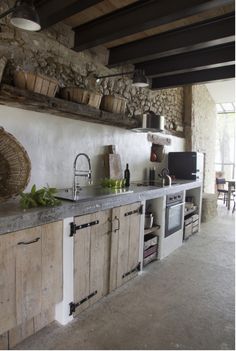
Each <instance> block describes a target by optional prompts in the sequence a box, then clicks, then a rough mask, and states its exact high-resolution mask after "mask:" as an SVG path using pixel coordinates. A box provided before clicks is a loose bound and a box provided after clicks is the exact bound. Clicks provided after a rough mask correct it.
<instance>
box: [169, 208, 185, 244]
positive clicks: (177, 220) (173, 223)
mask: <svg viewBox="0 0 236 351" xmlns="http://www.w3.org/2000/svg"><path fill="white" fill-rule="evenodd" d="M183 208H184V203H183V202H181V203H178V204H175V205H174V204H171V205H169V206H167V207H166V224H165V238H166V237H167V236H169V235H171V234H174V233H175V232H177V231H178V230H180V229H182V228H183Z"/></svg>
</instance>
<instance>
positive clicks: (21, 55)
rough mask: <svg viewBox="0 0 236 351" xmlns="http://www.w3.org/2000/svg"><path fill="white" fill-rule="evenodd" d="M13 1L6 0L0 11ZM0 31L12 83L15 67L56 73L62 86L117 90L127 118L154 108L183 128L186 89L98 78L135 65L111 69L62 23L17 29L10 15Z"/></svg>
mask: <svg viewBox="0 0 236 351" xmlns="http://www.w3.org/2000/svg"><path fill="white" fill-rule="evenodd" d="M11 4H12V2H11V1H6V0H4V1H3V2H2V4H1V5H0V11H1V12H2V11H4V10H6V9H7V8H9V6H10V5H11ZM2 23H3V25H1V32H0V56H1V55H4V56H6V57H7V58H8V60H9V61H8V65H7V69H6V72H5V75H4V78H3V79H4V81H5V82H6V83H9V84H12V83H13V82H12V77H13V72H14V70H15V69H17V68H18V67H19V68H24V69H26V70H33V71H36V72H40V73H43V74H46V75H48V76H50V77H55V78H57V79H58V80H59V82H60V85H61V86H70V85H77V86H79V87H81V88H89V89H95V90H97V91H99V92H101V93H102V94H104V95H107V94H118V95H120V96H123V97H124V98H126V99H127V118H132V117H133V116H136V115H141V114H143V113H144V112H146V111H149V110H152V111H154V112H155V113H157V114H162V115H164V116H165V128H166V130H167V131H169V132H171V133H174V134H176V132H181V131H182V130H183V110H184V109H183V105H184V102H183V89H182V88H174V89H165V90H158V91H151V90H150V89H147V88H145V89H144V88H135V87H132V85H131V79H130V78H128V77H121V78H120V77H117V78H109V79H103V80H101V81H100V82H99V83H96V82H95V79H93V78H92V77H93V75H94V74H95V75H106V74H110V73H116V72H122V71H123V72H124V71H127V70H130V68H131V69H132V67H130V66H129V67H120V68H117V69H112V70H110V69H108V68H107V67H106V66H105V65H104V63H105V62H106V55H104V54H100V55H99V53H98V54H97V53H94V51H84V52H82V53H76V52H75V51H73V50H71V49H70V48H71V47H72V46H73V37H74V34H73V31H72V30H71V29H70V28H69V27H68V26H66V25H64V24H63V23H60V24H57V25H55V26H53V27H51V28H50V29H48V30H44V31H42V32H38V33H30V32H26V31H21V30H16V29H14V28H13V27H12V26H11V25H10V24H9V19H6V20H2Z"/></svg>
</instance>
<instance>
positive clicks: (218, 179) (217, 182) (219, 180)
mask: <svg viewBox="0 0 236 351" xmlns="http://www.w3.org/2000/svg"><path fill="white" fill-rule="evenodd" d="M216 184H217V185H218V184H226V180H225V178H216Z"/></svg>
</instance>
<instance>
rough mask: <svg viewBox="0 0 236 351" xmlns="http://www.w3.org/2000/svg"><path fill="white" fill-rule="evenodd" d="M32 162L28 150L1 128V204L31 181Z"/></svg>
mask: <svg viewBox="0 0 236 351" xmlns="http://www.w3.org/2000/svg"><path fill="white" fill-rule="evenodd" d="M30 172H31V162H30V159H29V156H28V154H27V152H26V150H25V149H24V148H23V146H22V145H21V144H20V143H19V142H18V141H17V140H16V138H15V137H14V136H13V135H12V134H10V133H7V132H6V131H5V130H4V129H3V128H2V127H0V202H3V201H5V200H7V199H9V198H11V197H12V196H16V195H18V194H19V193H20V192H21V191H23V190H24V189H25V187H26V186H27V184H28V182H29V179H30Z"/></svg>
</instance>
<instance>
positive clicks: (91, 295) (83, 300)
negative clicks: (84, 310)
mask: <svg viewBox="0 0 236 351" xmlns="http://www.w3.org/2000/svg"><path fill="white" fill-rule="evenodd" d="M96 294H97V290H95V291H94V292H93V293H91V294H89V295H88V296H87V297H85V298H84V299H82V300H80V301H79V302H77V303H74V302H70V304H69V306H70V314H69V315H70V316H71V315H72V314H73V313H74V312H75V310H76V308H77V307H79V306H80V305H82V304H83V303H84V302H86V301H88V300H89V299H91V298H92V297H93V296H95V295H96Z"/></svg>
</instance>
